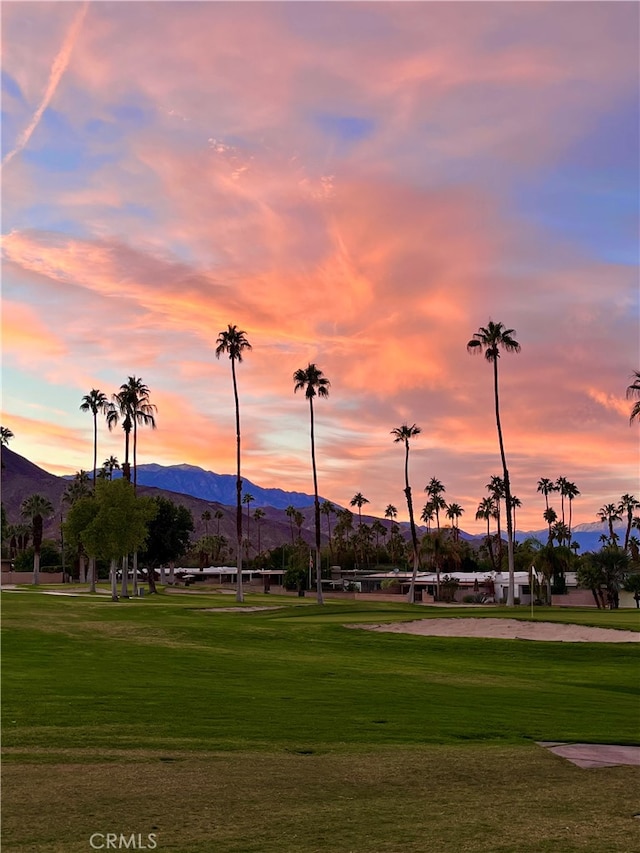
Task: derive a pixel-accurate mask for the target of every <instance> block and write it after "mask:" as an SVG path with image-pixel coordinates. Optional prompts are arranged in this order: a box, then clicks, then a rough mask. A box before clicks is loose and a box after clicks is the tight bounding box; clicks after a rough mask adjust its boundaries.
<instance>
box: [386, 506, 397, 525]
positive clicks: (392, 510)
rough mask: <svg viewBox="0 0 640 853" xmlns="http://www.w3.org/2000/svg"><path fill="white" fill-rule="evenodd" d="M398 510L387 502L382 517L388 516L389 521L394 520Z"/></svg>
mask: <svg viewBox="0 0 640 853" xmlns="http://www.w3.org/2000/svg"><path fill="white" fill-rule="evenodd" d="M397 515H398V510H397V509H396V507H395V506H394V505H393V504H387V508H386V509H385V511H384V517H385V518H388V519H389V520H390V521H394V519H395V518H397Z"/></svg>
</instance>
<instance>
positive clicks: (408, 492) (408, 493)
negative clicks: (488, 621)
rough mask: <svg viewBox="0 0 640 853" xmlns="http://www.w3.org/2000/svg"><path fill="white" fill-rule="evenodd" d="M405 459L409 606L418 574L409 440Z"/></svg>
mask: <svg viewBox="0 0 640 853" xmlns="http://www.w3.org/2000/svg"><path fill="white" fill-rule="evenodd" d="M405 448H406V451H405V457H404V482H405V489H404V493H405V495H406V498H407V508H408V510H409V525H410V527H411V544H412V545H413V572H412V574H411V583H410V585H409V594H408V595H407V601H408V602H409V604H413V603H414V602H415V590H416V575H417V574H418V565H419V560H420V558H419V556H418V536H417V533H416V523H415V521H414V518H413V501H412V500H411V486H410V485H409V440H408V439H406V440H405Z"/></svg>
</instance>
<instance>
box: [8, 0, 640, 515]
mask: <svg viewBox="0 0 640 853" xmlns="http://www.w3.org/2000/svg"><path fill="white" fill-rule="evenodd" d="M639 12H640V6H639V5H638V4H637V3H627V2H609V1H608V0H607V2H603V3H599V2H586V3H582V2H547V3H536V2H496V3H491V2H469V3H465V2H406V3H405V2H392V3H387V2H372V3H369V2H355V3H350V2H319V3H316V2H285V3H280V2H257V3H253V2H231V3H225V2H220V3H217V2H198V3H190V2H140V3H138V2H109V1H108V0H107V2H88V3H82V4H80V3H72V2H71V3H68V2H59V3H57V2H45V3H40V2H4V3H3V4H2V8H1V16H2V104H1V106H2V203H1V213H2V386H3V388H2V414H1V417H2V424H3V425H4V426H6V427H8V428H9V429H11V430H12V432H13V433H14V435H15V438H14V439H13V440H12V442H11V447H12V449H13V450H15V451H16V452H18V453H20V454H22V455H24V456H26V457H27V458H29V459H30V460H31V461H33V462H35V463H36V464H38V465H40V466H42V467H44V468H46V469H47V470H49V471H51V472H53V473H56V474H66V473H74V472H75V471H77V470H78V469H80V468H84V469H89V468H90V467H91V465H92V457H93V423H92V418H91V415H90V414H86V413H83V412H81V411H80V410H79V406H80V402H81V398H82V397H83V395H85V394H87V393H88V392H89V391H90V390H91V389H92V388H98V389H100V390H102V391H104V392H105V393H106V394H107V395H108V396H110V395H111V394H112V393H113V392H115V391H117V389H118V387H119V386H120V384H121V383H122V382H125V381H126V379H127V377H128V376H130V375H135V376H138V377H141V378H142V379H143V381H144V382H145V383H146V384H147V385H148V386H149V388H150V392H151V400H152V402H154V403H155V404H156V405H157V429H156V430H155V431H152V430H150V429H148V430H143V431H142V432H141V434H140V439H139V453H138V462H139V464H142V463H146V462H157V463H160V464H164V465H173V464H180V463H188V464H191V465H198V466H201V467H203V468H205V469H207V470H212V471H216V472H217V473H233V472H234V471H235V420H234V406H233V392H232V384H231V369H230V362H229V360H228V359H227V358H222V359H220V360H218V359H216V357H215V346H216V339H217V337H218V334H219V332H220V331H221V330H223V329H226V328H227V326H228V324H235V325H237V326H238V328H240V329H242V330H244V331H245V332H246V335H247V338H248V340H249V341H250V343H251V344H252V350H251V352H249V353H247V354H246V356H245V358H244V360H243V362H242V364H240V365H238V385H239V395H240V407H241V420H242V436H243V451H242V470H243V474H244V475H245V476H246V477H247V478H249V479H250V480H252V481H253V482H255V483H258V484H259V485H261V486H265V487H279V488H283V489H287V490H298V491H305V492H309V493H312V492H313V482H312V476H311V462H310V449H309V409H308V404H307V402H306V400H305V399H304V397H303V396H302V395H301V394H294V391H293V379H292V377H293V373H294V371H295V370H297V369H298V368H300V367H306V366H307V365H308V364H309V363H315V364H317V366H318V367H319V368H320V369H321V370H322V371H323V373H324V375H325V376H326V377H327V378H328V379H329V380H330V382H331V388H330V395H329V397H328V398H327V399H322V400H317V404H316V409H315V412H316V452H317V462H318V480H319V491H320V494H321V495H322V496H324V497H325V498H328V499H330V500H332V501H334V502H336V503H338V504H341V505H343V506H345V505H348V504H349V501H350V499H351V498H352V497H353V495H354V494H355V493H356V492H361V493H362V494H363V495H364V496H365V497H366V498H368V500H369V504H368V505H367V506H366V507H365V511H369V512H370V513H371V514H377V515H382V514H383V513H384V511H385V508H386V507H387V505H388V504H390V503H391V504H394V505H395V506H397V508H398V511H399V516H398V517H399V518H400V519H406V517H407V511H406V504H405V498H404V493H403V487H404V451H403V448H402V446H401V445H399V444H394V442H393V438H392V436H391V430H392V429H394V428H395V427H398V426H400V425H402V424H403V423H407V424H409V425H412V424H417V425H418V426H419V427H421V430H422V432H421V434H420V435H419V436H418V437H416V439H415V440H414V441H413V442H412V443H411V451H410V463H409V464H410V479H411V484H412V488H413V492H414V503H415V504H416V506H417V507H418V509H419V510H421V508H422V506H423V505H424V503H425V502H426V495H425V494H424V491H423V489H424V486H425V485H426V484H427V482H428V481H429V480H430V479H431V478H432V477H437V478H438V479H440V480H441V481H442V483H443V484H444V486H445V488H446V492H445V495H444V497H445V499H446V500H448V501H450V502H456V503H459V504H460V505H461V506H462V507H463V509H464V510H465V514H464V515H463V516H462V518H461V519H460V526H461V527H463V528H464V529H466V530H468V531H469V532H481V531H482V530H483V529H484V522H478V521H476V520H475V512H476V509H477V506H478V503H479V501H480V500H481V498H482V497H484V496H486V494H487V492H486V484H487V483H488V482H489V480H490V478H491V477H492V476H493V475H496V474H500V473H501V463H500V456H499V450H498V442H497V433H496V424H495V415H494V407H493V406H494V404H493V378H492V371H491V366H490V365H489V364H488V363H487V362H486V361H485V360H484V358H482V356H480V357H477V356H476V357H474V356H472V355H470V354H469V353H468V352H467V349H466V344H467V342H468V341H469V339H470V338H471V337H472V335H473V334H474V333H475V332H476V331H477V330H478V328H479V327H481V326H485V325H486V324H487V323H488V321H489V320H490V319H491V320H493V321H495V322H501V323H503V324H504V325H505V326H506V327H507V328H510V329H513V330H514V336H515V337H516V339H517V340H518V342H519V343H520V345H521V352H520V353H519V354H507V353H505V354H504V355H503V356H502V357H501V358H500V361H499V373H500V404H501V414H502V426H503V430H504V441H505V449H506V454H507V460H508V465H509V471H510V479H511V484H512V491H513V493H514V494H515V495H517V496H518V498H519V499H520V500H521V502H522V507H521V508H520V509H519V510H518V516H517V526H518V528H519V529H522V530H535V529H540V528H542V527H544V521H543V519H542V512H543V511H544V498H543V497H542V495H540V494H539V493H537V491H536V487H537V483H538V480H539V479H540V478H542V477H548V478H549V479H552V480H555V479H556V478H557V477H559V476H563V477H566V478H567V479H568V480H570V481H572V482H574V483H575V484H576V486H577V488H578V489H579V491H580V495H579V496H578V497H577V498H576V499H575V501H574V503H573V516H574V523H580V522H592V521H595V520H596V515H597V511H598V508H599V507H601V506H602V505H603V504H605V503H609V502H617V501H618V500H619V498H620V496H621V495H622V494H623V493H632V494H636V495H638V494H639V492H640V485H639V483H638V473H639V462H640V457H639V453H638V450H639V444H638V438H639V432H638V425H637V424H633V425H630V424H629V413H630V408H631V402H629V401H628V400H626V399H625V391H626V387H627V385H629V384H630V382H631V381H632V374H633V371H634V370H638V369H640V353H639V334H638V332H639V326H638V319H639V318H638V292H639V291H638V261H639V254H638V250H639V243H638V220H639V216H638V213H639V188H640V169H639V162H638V161H639V152H640V143H639V138H638V136H639V126H640V111H639V104H640V91H639V79H640V75H639V58H640V50H639V32H640V28H639V26H638V24H639V20H638V18H639ZM98 454H99V463H100V462H101V461H102V460H103V459H104V458H106V457H107V456H109V455H111V454H114V455H116V456H118V458H120V459H121V460H122V459H123V456H124V441H123V434H122V431H121V430H120V429H116V430H114V431H113V432H111V433H109V432H108V430H107V429H106V426H105V425H104V424H102V423H101V424H100V430H99V446H98ZM552 504H553V505H555V504H558V506H557V508H558V510H559V501H558V498H556V499H555V502H554V501H552Z"/></svg>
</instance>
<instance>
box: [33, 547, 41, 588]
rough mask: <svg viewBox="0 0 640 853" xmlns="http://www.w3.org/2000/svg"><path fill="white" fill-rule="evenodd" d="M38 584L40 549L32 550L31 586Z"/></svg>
mask: <svg viewBox="0 0 640 853" xmlns="http://www.w3.org/2000/svg"><path fill="white" fill-rule="evenodd" d="M39 583H40V548H34V549H33V584H34V586H38V584H39Z"/></svg>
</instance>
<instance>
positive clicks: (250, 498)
mask: <svg viewBox="0 0 640 853" xmlns="http://www.w3.org/2000/svg"><path fill="white" fill-rule="evenodd" d="M252 501H255V498H254V496H253V495H250V494H249V492H245V493H244V495H243V496H242V503H243V504H246V505H247V543H249V505H250V504H251V503H252ZM249 544H250V543H249ZM249 544H247V555H248V554H249Z"/></svg>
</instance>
